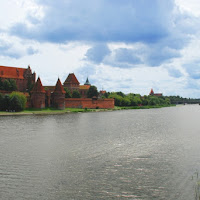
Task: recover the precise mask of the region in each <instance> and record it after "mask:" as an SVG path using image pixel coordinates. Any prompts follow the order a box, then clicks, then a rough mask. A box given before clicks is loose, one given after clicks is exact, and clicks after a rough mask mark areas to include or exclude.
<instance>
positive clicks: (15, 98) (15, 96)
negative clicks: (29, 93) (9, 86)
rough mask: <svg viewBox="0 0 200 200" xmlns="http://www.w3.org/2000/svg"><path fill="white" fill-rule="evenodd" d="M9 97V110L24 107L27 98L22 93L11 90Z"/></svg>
mask: <svg viewBox="0 0 200 200" xmlns="http://www.w3.org/2000/svg"><path fill="white" fill-rule="evenodd" d="M9 98H10V109H11V110H16V111H21V110H24V109H25V106H26V101H27V99H26V97H25V95H24V94H23V93H20V92H12V93H11V94H10V97H9Z"/></svg>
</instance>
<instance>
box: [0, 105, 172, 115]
mask: <svg viewBox="0 0 200 200" xmlns="http://www.w3.org/2000/svg"><path fill="white" fill-rule="evenodd" d="M171 106H175V105H157V106H131V107H119V106H115V108H114V109H84V108H65V109H64V110H58V109H54V108H44V109H35V108H28V109H25V110H24V111H21V112H4V111H0V116H1V115H2V116H5V115H32V114H34V115H53V114H65V113H81V112H101V111H114V110H125V109H151V108H163V107H171Z"/></svg>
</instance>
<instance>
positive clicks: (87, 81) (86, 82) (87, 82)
mask: <svg viewBox="0 0 200 200" xmlns="http://www.w3.org/2000/svg"><path fill="white" fill-rule="evenodd" d="M84 85H91V84H90V82H89V80H88V77H87V79H86V81H85V83H84Z"/></svg>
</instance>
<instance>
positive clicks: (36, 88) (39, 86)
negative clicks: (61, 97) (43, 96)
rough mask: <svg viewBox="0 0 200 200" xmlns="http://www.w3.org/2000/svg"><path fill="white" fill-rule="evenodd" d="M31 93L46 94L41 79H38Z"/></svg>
mask: <svg viewBox="0 0 200 200" xmlns="http://www.w3.org/2000/svg"><path fill="white" fill-rule="evenodd" d="M31 92H38V93H45V90H44V87H43V86H42V82H41V80H40V77H38V79H37V81H36V83H35V85H34V87H33V89H32V91H31Z"/></svg>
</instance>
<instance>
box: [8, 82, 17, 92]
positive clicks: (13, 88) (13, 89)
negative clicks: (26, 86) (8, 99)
mask: <svg viewBox="0 0 200 200" xmlns="http://www.w3.org/2000/svg"><path fill="white" fill-rule="evenodd" d="M9 82H10V91H15V90H17V85H16V81H15V80H14V79H10V80H9Z"/></svg>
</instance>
